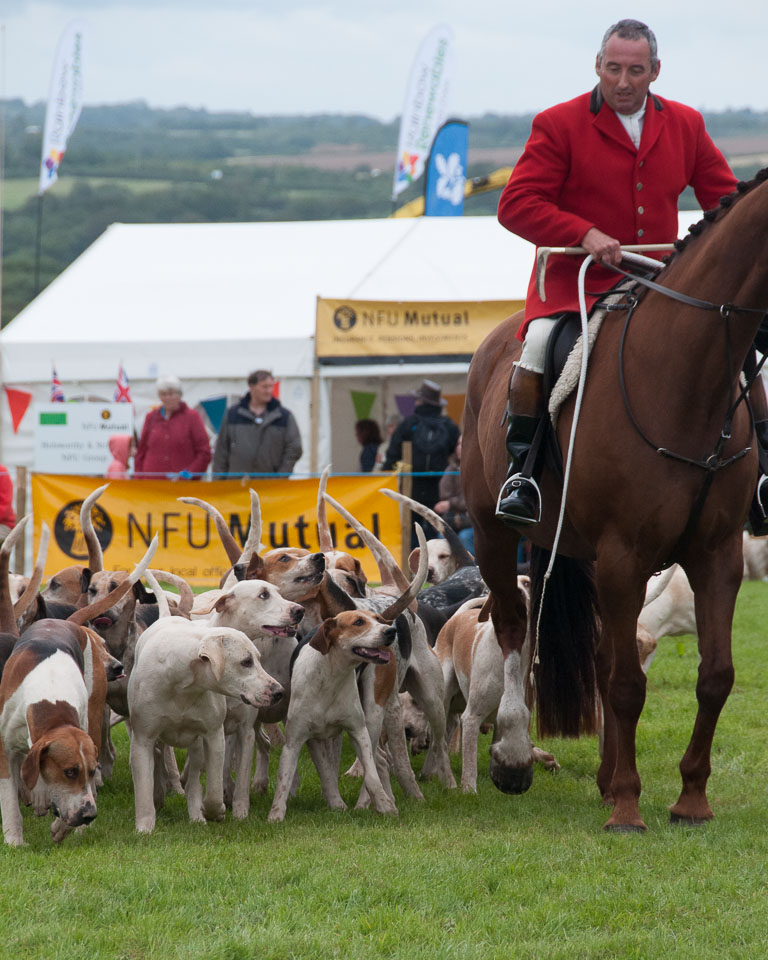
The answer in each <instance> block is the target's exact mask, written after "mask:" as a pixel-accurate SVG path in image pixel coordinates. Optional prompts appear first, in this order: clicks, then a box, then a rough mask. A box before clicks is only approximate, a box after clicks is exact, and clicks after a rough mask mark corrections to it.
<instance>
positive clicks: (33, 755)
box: [21, 738, 50, 792]
mask: <svg viewBox="0 0 768 960" xmlns="http://www.w3.org/2000/svg"><path fill="white" fill-rule="evenodd" d="M49 744H50V741H49V740H47V739H46V740H43V739H42V738H41V739H40V740H37V741H36V742H35V743H34V744H33V745H32V749H31V750H30V751H29V753H28V754H27V755H26V757H24V763H22V765H21V779H22V780H23V781H24V786H25V787H26V788H27V790H29V791H30V792H31V791H32V790H34V789H35V784H36V783H37V781H38V780H39V778H40V762H41V760H42V758H43V754H44V753H45V752H46V750H47V749H48V746H49Z"/></svg>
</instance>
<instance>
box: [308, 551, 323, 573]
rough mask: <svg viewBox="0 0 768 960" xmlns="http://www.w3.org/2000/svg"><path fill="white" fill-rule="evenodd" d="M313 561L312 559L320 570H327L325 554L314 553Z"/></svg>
mask: <svg viewBox="0 0 768 960" xmlns="http://www.w3.org/2000/svg"><path fill="white" fill-rule="evenodd" d="M311 559H312V563H313V564H314V565H315V566H316V567H317V568H318V570H325V554H324V553H313V554H312V558H311Z"/></svg>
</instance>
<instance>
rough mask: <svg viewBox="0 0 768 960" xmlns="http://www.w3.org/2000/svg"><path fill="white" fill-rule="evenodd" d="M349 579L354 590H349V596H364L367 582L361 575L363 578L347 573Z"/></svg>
mask: <svg viewBox="0 0 768 960" xmlns="http://www.w3.org/2000/svg"><path fill="white" fill-rule="evenodd" d="M348 578H349V581H350V583H351V584H352V586H353V588H354V590H350V592H349V593H350V596H352V597H364V596H365V585H366V583H367V582H368V581H367V580H366V579H365V575H363V579H361V578H360V577H356V576H354V575H353V574H351V573H350V574H349V575H348Z"/></svg>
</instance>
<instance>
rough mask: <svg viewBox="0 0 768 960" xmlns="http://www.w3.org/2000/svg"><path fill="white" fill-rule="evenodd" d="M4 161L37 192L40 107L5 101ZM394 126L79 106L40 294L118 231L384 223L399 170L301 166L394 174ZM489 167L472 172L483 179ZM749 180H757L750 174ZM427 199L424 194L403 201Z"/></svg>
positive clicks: (32, 211) (25, 286)
mask: <svg viewBox="0 0 768 960" xmlns="http://www.w3.org/2000/svg"><path fill="white" fill-rule="evenodd" d="M3 106H4V124H3V136H4V142H3V144H2V145H0V146H1V147H2V150H3V151H4V159H5V181H6V188H8V187H10V186H11V185H12V184H13V182H14V181H18V182H21V181H29V182H30V183H32V182H34V181H36V179H37V177H38V174H39V165H40V149H41V140H42V127H43V124H44V120H45V106H44V104H42V103H38V104H31V105H28V104H25V103H24V102H23V101H21V100H10V101H6V102H5V104H4V105H3ZM531 120H532V115H530V114H526V115H509V116H503V115H498V114H485V115H483V116H481V117H474V118H471V119H470V121H469V122H470V148H472V147H489V146H492V147H505V146H509V147H516V146H521V145H522V144H523V143H524V142H525V140H526V138H527V136H528V133H529V132H530V126H531ZM705 120H706V122H707V127H708V129H709V130H710V132H711V133H712V135H713V136H714V137H716V138H717V137H726V136H730V137H733V136H742V137H759V136H761V135H762V136H764V135H766V134H768V113H760V112H756V111H751V110H739V111H726V112H723V113H718V114H706V115H705ZM398 129H399V121H393V122H389V123H385V122H382V121H379V120H376V119H374V118H371V117H365V116H353V115H335V114H323V115H313V116H274V117H263V116H255V115H253V114H249V113H212V112H208V111H206V110H192V109H189V108H181V107H180V108H176V109H171V110H165V109H153V108H150V107H149V106H147V104H145V103H142V102H137V103H128V104H119V105H111V106H95V107H85V108H84V109H83V112H82V116H81V118H80V121H79V123H78V126H77V129H76V130H75V133H74V134H73V136H72V138H71V140H70V143H69V146H68V150H67V154H66V157H65V159H64V161H63V164H62V168H61V182H60V183H58V184H56V185H54V186H53V187H52V188H51V189H50V190H49V191H48V192H47V193H46V196H45V200H44V216H43V244H42V258H41V271H40V279H41V286H45V285H46V284H48V283H50V281H51V280H53V279H54V278H55V277H56V276H57V275H58V274H59V273H60V272H61V271H62V270H63V269H64V268H65V267H67V266H68V265H69V264H70V263H71V262H72V261H73V260H74V259H75V258H76V257H77V256H79V255H80V254H81V253H82V252H83V251H84V250H85V249H86V247H88V246H89V245H90V244H91V243H93V241H94V240H95V239H96V238H97V237H98V236H99V235H100V234H101V233H102V232H103V231H104V230H105V229H106V227H107V226H109V224H110V223H114V222H122V223H147V222H155V223H157V222H159V223H211V222H233V221H265V220H333V219H358V218H366V217H386V216H388V215H389V213H390V212H391V203H390V191H391V175H392V168H390V169H388V170H385V171H383V173H381V175H380V176H379V173H380V171H377V170H375V169H371V168H370V167H369V166H368V165H366V164H364V163H363V164H361V165H360V166H359V167H358V168H357V169H354V170H339V171H330V170H323V169H319V168H317V167H313V166H311V165H305V164H304V161H306V159H307V155H308V154H309V153H310V152H311V151H312V150H313V149H315V148H317V147H319V146H328V145H334V146H336V147H345V146H346V147H350V146H352V145H359V146H360V147H361V148H362V149H363V150H365V151H368V152H389V153H390V155H391V157H392V166H394V158H395V150H396V146H397V135H398ZM265 156H281V157H283V158H286V157H287V158H292V157H293V158H295V159H296V164H295V165H294V164H291V163H290V162H286V161H285V159H283V160H282V161H281V163H280V164H274V165H269V166H258V165H248V164H242V165H238V164H237V163H234V164H233V163H231V161H232V160H235V161H237V160H238V159H242V158H245V157H265ZM492 168H493V165H492V164H472V165H470V169H469V170H468V171H467V172H468V175H469V176H473V177H476V176H482V175H484V174H487V173H489V172H490V171H491V169H492ZM737 173H739V175H742V176H751V175H752V173H754V168H752V169H746V170H744V171H742V170H741V169H739V170H737ZM35 190H36V188H35V187H34V186H31V185H30V186H29V194H30V195H29V197H28V199H27V200H26V202H22V203H20V204H18V205H17V206H15V207H13V208H10V209H9V208H8V207H7V205H6V210H5V211H4V220H3V224H4V228H3V304H2V322H3V324H5V323H7V322H8V321H9V320H11V319H12V318H13V317H14V316H15V315H16V314H17V313H18V312H19V311H20V310H21V309H23V307H24V306H25V305H26V304H27V303H29V301H30V300H31V299H32V297H33V295H34V289H33V285H34V265H35V232H36V221H37V210H38V204H37V200H36V197H35V196H34V193H35ZM421 190H422V185H421V184H416V185H414V186H412V187H411V188H409V190H408V191H407V192H405V193H404V194H402V195H401V197H400V201H401V202H405V201H407V200H409V199H411V198H412V197H415V196H417V195H418V194H419V193H420V191H421ZM497 200H498V195H497V194H494V193H489V194H484V195H482V196H479V197H476V198H472V199H471V201H469V202H468V204H467V206H466V208H465V209H466V212H467V213H472V214H492V213H493V212H494V211H495V207H496V203H497Z"/></svg>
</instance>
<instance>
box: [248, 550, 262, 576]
mask: <svg viewBox="0 0 768 960" xmlns="http://www.w3.org/2000/svg"><path fill="white" fill-rule="evenodd" d="M265 569H266V567H265V565H264V560H263V559H262V558H261V557H260V556H259V555H258V553H254V555H253V556H252V557H251V559H250V560H249V561H248V567H247V569H246V571H245V579H246V580H266V577H265V576H264V572H265Z"/></svg>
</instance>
